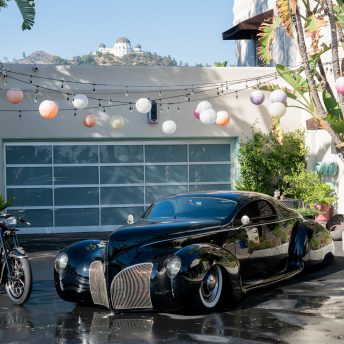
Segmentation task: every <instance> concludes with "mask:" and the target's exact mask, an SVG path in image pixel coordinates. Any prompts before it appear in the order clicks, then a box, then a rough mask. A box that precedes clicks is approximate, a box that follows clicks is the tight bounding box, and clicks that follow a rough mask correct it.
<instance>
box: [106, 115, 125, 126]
mask: <svg viewBox="0 0 344 344" xmlns="http://www.w3.org/2000/svg"><path fill="white" fill-rule="evenodd" d="M109 123H110V126H111V127H112V128H113V129H122V128H123V127H124V119H123V117H122V116H117V115H113V116H112V117H111V118H110V122H109Z"/></svg>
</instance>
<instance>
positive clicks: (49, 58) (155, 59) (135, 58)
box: [16, 50, 181, 66]
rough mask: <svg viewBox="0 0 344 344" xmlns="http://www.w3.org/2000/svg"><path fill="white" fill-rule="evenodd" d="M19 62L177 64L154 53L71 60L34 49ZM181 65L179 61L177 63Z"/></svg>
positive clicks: (96, 56)
mask: <svg viewBox="0 0 344 344" xmlns="http://www.w3.org/2000/svg"><path fill="white" fill-rule="evenodd" d="M16 62H17V63H20V64H29V63H36V64H58V65H69V64H78V65H80V64H89V65H133V66H134V65H144V66H177V61H176V60H175V59H174V58H172V57H171V56H160V55H158V54H156V53H150V52H139V53H131V54H128V55H125V56H123V57H115V56H114V55H112V54H109V53H106V54H102V53H100V52H97V53H96V54H95V55H94V54H92V53H90V54H88V55H81V56H75V57H73V58H72V59H71V60H68V59H63V58H61V57H59V56H54V55H51V54H48V53H46V52H44V51H41V50H40V51H36V52H34V53H32V54H30V55H28V56H27V57H25V58H23V59H20V60H17V61H16ZM179 65H181V63H180V64H179Z"/></svg>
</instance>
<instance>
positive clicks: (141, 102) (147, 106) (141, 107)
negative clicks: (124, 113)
mask: <svg viewBox="0 0 344 344" xmlns="http://www.w3.org/2000/svg"><path fill="white" fill-rule="evenodd" d="M135 106H136V110H137V111H138V112H140V113H148V112H149V111H150V110H151V108H152V103H151V101H150V100H149V99H147V98H140V99H138V100H137V102H136V104H135Z"/></svg>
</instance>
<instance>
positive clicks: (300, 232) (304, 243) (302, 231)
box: [288, 222, 311, 268]
mask: <svg viewBox="0 0 344 344" xmlns="http://www.w3.org/2000/svg"><path fill="white" fill-rule="evenodd" d="M310 236H311V231H310V228H309V227H308V225H307V222H303V223H297V224H296V225H295V227H294V229H293V231H292V234H291V237H290V242H289V249H288V256H289V264H291V266H290V267H293V266H294V265H295V264H296V265H298V264H300V263H301V262H302V261H301V260H304V261H308V259H309V245H308V243H309V239H310ZM297 267H298V266H295V268H297Z"/></svg>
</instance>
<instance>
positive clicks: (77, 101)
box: [72, 94, 88, 109]
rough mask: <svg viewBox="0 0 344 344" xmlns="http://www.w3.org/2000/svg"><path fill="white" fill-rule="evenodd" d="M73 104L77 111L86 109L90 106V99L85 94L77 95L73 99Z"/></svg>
mask: <svg viewBox="0 0 344 344" xmlns="http://www.w3.org/2000/svg"><path fill="white" fill-rule="evenodd" d="M72 104H73V106H74V107H75V108H76V109H85V107H87V105H88V98H87V96H85V95H84V94H76V95H75V96H74V97H73V101H72Z"/></svg>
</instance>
